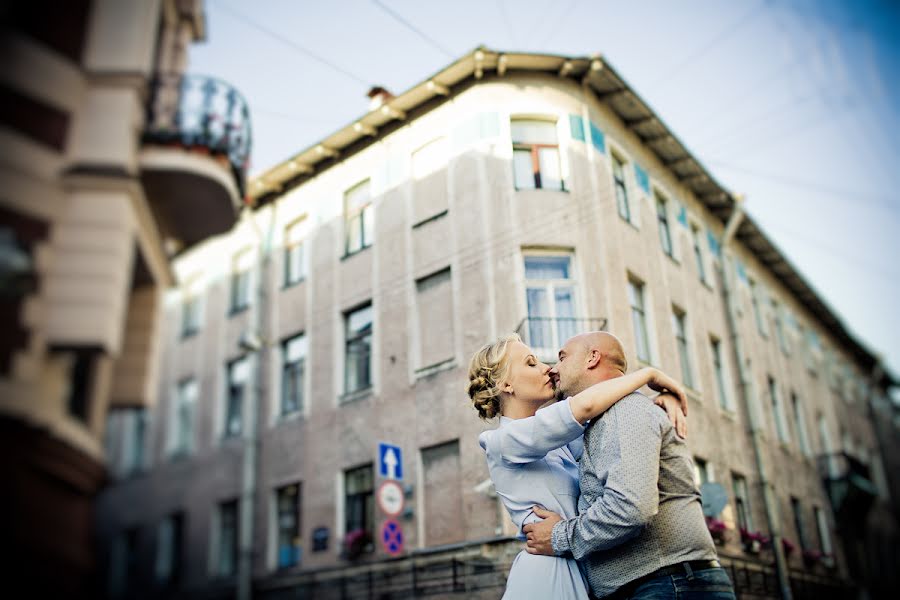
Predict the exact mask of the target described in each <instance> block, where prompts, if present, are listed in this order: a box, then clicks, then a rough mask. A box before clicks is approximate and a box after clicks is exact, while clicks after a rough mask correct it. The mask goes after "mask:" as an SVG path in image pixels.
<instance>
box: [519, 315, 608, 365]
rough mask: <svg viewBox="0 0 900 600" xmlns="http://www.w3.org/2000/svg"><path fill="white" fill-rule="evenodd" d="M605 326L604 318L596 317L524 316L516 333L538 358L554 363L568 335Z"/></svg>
mask: <svg viewBox="0 0 900 600" xmlns="http://www.w3.org/2000/svg"><path fill="white" fill-rule="evenodd" d="M605 328H606V319H603V318H597V317H595V318H576V317H525V318H524V319H522V321H521V322H519V326H518V327H517V328H516V333H518V334H519V336H521V338H522V341H523V342H525V343H526V344H528V345H529V346H531V347H532V349H534V350H535V352H537V356H538V358H539V359H541V360H542V361H544V362H548V361H549V362H554V363H555V362H556V355H557V352H558V351H559V349H560V347H562V345H563V344H564V343H565V342H566V340H568V339H569V338H570V337H572V336H573V335H577V334H579V333H584V332H586V331H602V330H603V329H605Z"/></svg>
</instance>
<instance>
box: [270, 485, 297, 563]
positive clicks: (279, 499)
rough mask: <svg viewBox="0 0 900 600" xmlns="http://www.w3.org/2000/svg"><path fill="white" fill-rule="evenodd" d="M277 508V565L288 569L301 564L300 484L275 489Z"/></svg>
mask: <svg viewBox="0 0 900 600" xmlns="http://www.w3.org/2000/svg"><path fill="white" fill-rule="evenodd" d="M275 507H276V510H277V520H276V527H277V529H278V536H277V543H278V546H277V553H276V566H277V567H278V568H279V569H286V568H289V567H293V566H295V565H298V564H300V548H301V544H300V484H299V483H294V484H291V485H286V486H284V487H281V488H278V489H277V490H276V491H275Z"/></svg>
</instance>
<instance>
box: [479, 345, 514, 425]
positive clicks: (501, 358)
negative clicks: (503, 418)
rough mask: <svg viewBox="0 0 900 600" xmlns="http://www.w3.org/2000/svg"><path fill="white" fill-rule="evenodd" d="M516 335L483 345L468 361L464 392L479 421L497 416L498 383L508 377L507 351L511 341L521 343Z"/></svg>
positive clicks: (498, 400) (498, 405) (498, 403)
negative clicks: (470, 401) (467, 381)
mask: <svg viewBox="0 0 900 600" xmlns="http://www.w3.org/2000/svg"><path fill="white" fill-rule="evenodd" d="M521 341H522V338H520V337H519V335H518V334H516V333H514V334H512V335H507V336H504V337H502V338H500V339H498V340H497V341H495V342H492V343H490V344H485V345H484V346H482V347H481V349H479V350H478V352H476V353H475V354H474V355H473V356H472V360H471V361H469V383H468V385H466V393H468V394H469V398H471V399H472V405H473V406H474V407H475V410H477V411H478V416H479V417H481V418H482V419H483V420H485V421H486V420H488V419H493V418H494V417H496V416H497V415H499V414H500V408H501V407H500V383H501V382H502V381H503V380H504V379H506V378H507V376H508V375H509V356H508V352H507V350H508V349H509V345H510V344H511V343H513V342H521Z"/></svg>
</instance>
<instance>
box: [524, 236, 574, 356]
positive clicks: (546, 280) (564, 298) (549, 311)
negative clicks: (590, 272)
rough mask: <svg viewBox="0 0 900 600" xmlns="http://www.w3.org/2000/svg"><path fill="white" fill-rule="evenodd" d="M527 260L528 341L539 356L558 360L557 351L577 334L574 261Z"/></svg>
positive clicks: (534, 257)
mask: <svg viewBox="0 0 900 600" xmlns="http://www.w3.org/2000/svg"><path fill="white" fill-rule="evenodd" d="M524 259H525V301H526V304H527V308H528V340H527V341H528V343H529V344H530V345H531V346H532V347H533V348H534V349H535V350H536V351H537V352H538V355H539V356H553V357H555V356H556V351H557V349H558V348H559V347H560V346H562V345H563V343H565V341H566V340H567V339H569V338H570V337H572V336H573V335H575V334H576V333H578V331H577V325H576V321H575V315H576V307H575V281H574V279H573V277H572V257H571V255H565V254H557V255H527V256H525V258H524Z"/></svg>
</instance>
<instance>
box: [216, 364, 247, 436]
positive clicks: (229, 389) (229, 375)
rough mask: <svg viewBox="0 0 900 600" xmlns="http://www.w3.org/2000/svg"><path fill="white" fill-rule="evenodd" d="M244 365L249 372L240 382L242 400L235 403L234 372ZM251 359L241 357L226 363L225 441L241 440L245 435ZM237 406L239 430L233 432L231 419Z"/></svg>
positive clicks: (223, 432)
mask: <svg viewBox="0 0 900 600" xmlns="http://www.w3.org/2000/svg"><path fill="white" fill-rule="evenodd" d="M241 364H244V365H246V366H245V367H244V368H245V369H246V370H247V373H246V376H245V378H244V380H243V381H241V382H240V389H241V392H240V398H239V399H238V400H237V401H235V399H234V388H235V387H237V386H236V385H235V382H234V379H233V376H234V374H235V373H234V372H235V371H236V370H237V367H238V365H241ZM250 369H251V365H250V357H249V356H239V357H237V358H234V359H232V360H230V361H228V362H227V363H226V368H225V406H224V409H225V410H224V413H223V417H222V437H223V438H225V439H229V438H240V437H241V436H242V435H243V433H244V408H245V406H246V404H247V403H246V399H247V397H246V394H247V386H248V385H249V381H250V379H251V376H250ZM235 404H236V405H237V407H236V408H237V410H236V411H235V412H234V413H233V414H234V415H236V416H237V419H238V430H237V431H231V429H230V427H229V422H230V417H231V416H232V409H233V408H235V406H234V405H235Z"/></svg>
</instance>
